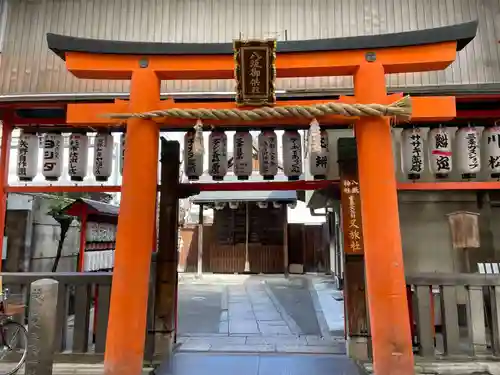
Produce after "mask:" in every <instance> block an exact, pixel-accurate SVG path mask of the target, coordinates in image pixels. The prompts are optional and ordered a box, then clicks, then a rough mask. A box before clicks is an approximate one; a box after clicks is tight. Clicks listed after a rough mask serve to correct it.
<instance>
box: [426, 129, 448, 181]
mask: <svg viewBox="0 0 500 375" xmlns="http://www.w3.org/2000/svg"><path fill="white" fill-rule="evenodd" d="M429 153H430V155H429V158H430V162H431V171H432V173H434V175H435V176H436V178H446V177H447V176H448V175H449V174H450V173H451V171H452V169H453V158H452V148H451V136H450V132H449V130H448V129H447V128H446V127H439V128H433V129H431V130H430V131H429Z"/></svg>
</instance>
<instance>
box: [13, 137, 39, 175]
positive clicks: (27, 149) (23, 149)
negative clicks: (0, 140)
mask: <svg viewBox="0 0 500 375" xmlns="http://www.w3.org/2000/svg"><path fill="white" fill-rule="evenodd" d="M37 172H38V135H37V134H36V133H25V132H23V133H22V134H21V136H20V137H19V143H18V146H17V176H18V177H19V181H32V180H33V179H34V178H35V177H36V175H37Z"/></svg>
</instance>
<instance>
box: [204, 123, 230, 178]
mask: <svg viewBox="0 0 500 375" xmlns="http://www.w3.org/2000/svg"><path fill="white" fill-rule="evenodd" d="M208 174H209V175H210V176H212V179H214V180H215V181H221V180H223V179H224V176H225V175H226V174H227V136H226V133H224V132H222V131H217V130H214V131H212V132H211V133H210V135H209V136H208Z"/></svg>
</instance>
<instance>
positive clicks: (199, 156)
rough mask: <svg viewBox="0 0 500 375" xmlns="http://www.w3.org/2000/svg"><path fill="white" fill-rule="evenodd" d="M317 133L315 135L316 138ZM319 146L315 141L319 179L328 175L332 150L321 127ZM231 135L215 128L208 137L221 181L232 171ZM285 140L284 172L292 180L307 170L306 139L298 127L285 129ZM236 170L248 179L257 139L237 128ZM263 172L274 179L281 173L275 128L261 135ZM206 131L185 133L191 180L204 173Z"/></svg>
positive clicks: (211, 167) (211, 169)
mask: <svg viewBox="0 0 500 375" xmlns="http://www.w3.org/2000/svg"><path fill="white" fill-rule="evenodd" d="M312 138H313V137H311V139H312ZM316 138H318V139H320V140H319V141H317V142H316V143H317V147H314V146H313V144H314V142H312V141H311V149H310V157H309V168H310V172H311V175H313V176H314V178H316V179H325V178H326V175H327V173H328V167H329V161H330V152H329V147H328V133H327V132H326V131H324V130H323V131H319V126H318V131H317V137H316ZM227 142H228V140H227V136H226V134H225V133H224V132H223V131H220V130H214V131H212V132H211V133H210V135H209V137H208V173H209V175H210V176H212V178H213V180H215V181H220V180H223V179H224V176H225V175H226V174H227V172H228V153H227ZM282 143H283V155H282V156H283V172H284V174H285V176H287V177H288V179H289V180H298V179H299V178H300V176H301V175H302V173H303V169H302V164H303V156H302V142H301V137H300V134H299V132H298V131H297V130H285V131H284V133H283V136H282ZM233 144H234V157H233V171H234V174H235V175H236V176H237V177H238V179H239V180H248V178H249V177H250V176H251V175H252V171H253V139H252V135H251V134H250V133H249V132H247V131H237V132H236V133H235V134H234V138H233ZM257 153H258V161H259V173H260V174H261V175H262V176H263V178H264V180H273V179H274V177H275V176H276V175H277V174H278V137H277V135H276V133H275V132H274V131H273V130H264V131H262V132H261V133H260V134H259V136H258V150H257ZM203 158H204V149H203V133H202V132H201V131H197V130H193V131H189V132H187V133H186V134H185V136H184V173H185V175H186V176H187V177H188V179H189V180H198V179H199V177H200V176H201V175H202V174H203Z"/></svg>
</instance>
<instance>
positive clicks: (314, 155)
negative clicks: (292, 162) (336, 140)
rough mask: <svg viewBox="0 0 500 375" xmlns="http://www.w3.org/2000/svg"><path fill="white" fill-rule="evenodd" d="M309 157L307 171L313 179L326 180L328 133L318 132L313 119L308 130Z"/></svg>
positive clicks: (324, 131) (316, 124)
mask: <svg viewBox="0 0 500 375" xmlns="http://www.w3.org/2000/svg"><path fill="white" fill-rule="evenodd" d="M309 139H310V142H309V144H310V153H309V154H310V156H309V169H310V172H311V174H312V175H313V177H314V179H316V180H320V179H326V176H327V174H328V167H329V162H330V149H329V144H328V133H327V132H326V130H320V128H319V123H318V121H316V119H314V120H313V121H312V122H311V129H310V130H309Z"/></svg>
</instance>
